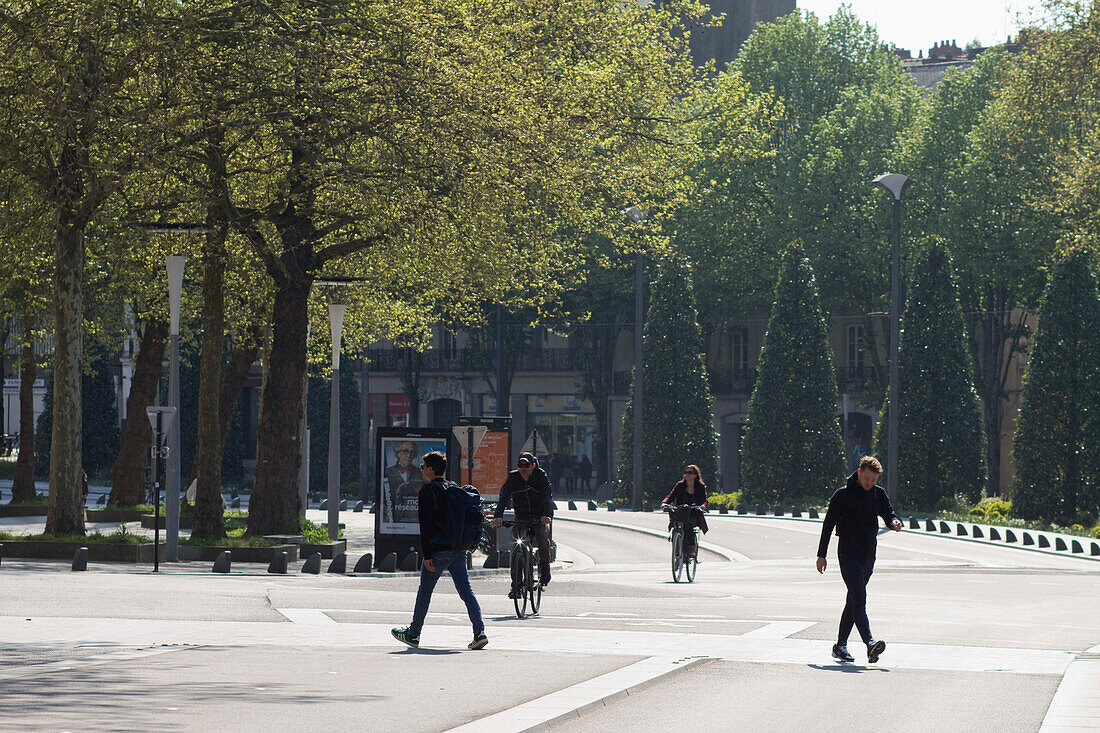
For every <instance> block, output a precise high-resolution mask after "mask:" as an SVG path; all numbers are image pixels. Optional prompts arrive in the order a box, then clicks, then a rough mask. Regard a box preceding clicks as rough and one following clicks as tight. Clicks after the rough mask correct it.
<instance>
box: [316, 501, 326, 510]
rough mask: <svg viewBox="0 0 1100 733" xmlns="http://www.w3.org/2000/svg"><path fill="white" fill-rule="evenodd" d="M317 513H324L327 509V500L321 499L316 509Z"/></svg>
mask: <svg viewBox="0 0 1100 733" xmlns="http://www.w3.org/2000/svg"><path fill="white" fill-rule="evenodd" d="M317 509H318V511H322V512H323V511H324V510H326V509H328V499H321V506H319V507H317Z"/></svg>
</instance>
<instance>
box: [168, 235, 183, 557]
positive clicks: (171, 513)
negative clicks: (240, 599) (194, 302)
mask: <svg viewBox="0 0 1100 733" xmlns="http://www.w3.org/2000/svg"><path fill="white" fill-rule="evenodd" d="M184 263H185V258H184V257H183V256H181V255H169V256H168V258H167V262H166V267H167V270H168V305H169V311H170V313H169V316H170V329H169V334H170V335H171V350H172V353H171V362H170V366H169V368H168V369H169V371H168V406H169V407H171V408H172V409H173V410H175V411H176V414H177V415H178V414H179V409H180V296H181V294H182V291H183V268H184ZM167 468H168V470H167V473H166V475H165V479H164V506H165V514H164V519H165V524H166V526H165V532H164V550H165V558H166V559H167V560H169V561H170V562H172V561H175V560H178V559H179V536H180V421H179V420H178V419H175V420H172V421H171V422H169V423H168V466H167Z"/></svg>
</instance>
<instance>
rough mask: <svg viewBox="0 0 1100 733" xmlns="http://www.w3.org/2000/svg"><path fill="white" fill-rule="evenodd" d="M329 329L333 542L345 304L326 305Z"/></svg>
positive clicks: (337, 518)
mask: <svg viewBox="0 0 1100 733" xmlns="http://www.w3.org/2000/svg"><path fill="white" fill-rule="evenodd" d="M328 320H329V326H330V327H331V328H332V398H331V401H330V402H329V418H328V538H329V540H330V541H332V542H335V541H336V539H337V537H338V536H339V534H340V332H341V331H342V330H343V328H344V306H343V305H340V304H336V303H331V304H329V307H328Z"/></svg>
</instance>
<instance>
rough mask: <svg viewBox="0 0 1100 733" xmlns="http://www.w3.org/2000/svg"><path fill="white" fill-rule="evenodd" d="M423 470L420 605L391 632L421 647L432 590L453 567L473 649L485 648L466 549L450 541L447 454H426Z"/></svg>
mask: <svg viewBox="0 0 1100 733" xmlns="http://www.w3.org/2000/svg"><path fill="white" fill-rule="evenodd" d="M421 472H422V474H423V476H424V481H425V482H426V483H425V484H424V485H423V486H421V487H420V492H419V493H418V494H417V503H418V506H419V514H420V546H421V551H422V552H423V553H424V554H423V557H424V567H423V568H421V570H420V588H419V589H418V590H417V591H416V606H415V607H414V609H413V620H412V623H411V624H409V625H408V626H406V627H405V628H403V629H393V630H392V631H391V632H390V633H392V634H393V637H394V638H395V639H397V640H398V641H401V642H404V643H405V644H408V645H409V646H411V647H418V646H420V630H421V629H422V628H423V627H424V619H425V618H426V617H427V615H428V604H429V603H431V600H432V591H434V590H435V584H436V582H438V581H439V576H440V575H442V574H443V571H444V570H449V571H450V573H451V580H453V581H454V584H455V590H457V591H458V596H459V598H461V599H462V600H463V602H464V603H465V604H466V613H467V614H468V615H469V617H470V623H472V624H473V626H474V640H473V641H471V642H470V643H469V645H468V648H470V649H483V648H484V647H485V645H486V644H488V643H489V639H488V638H487V637H486V636H485V622H484V621H482V618H481V606H479V605H478V602H477V598H476V597H475V596H474V591H473V588H471V587H470V575H469V573H467V572H466V552H465V551H464V550H463V549H462V548H457V547H452V546H451V544H450V542H449V541H448V540H447V502H448V499H447V495H446V492H447V486H446V482H447V479H445V478H444V476H446V474H447V457H446V456H444V455H443V454H442V453H440V452H439V451H432V452H431V453H427V454H425V455H424V459H423V465H422V466H421Z"/></svg>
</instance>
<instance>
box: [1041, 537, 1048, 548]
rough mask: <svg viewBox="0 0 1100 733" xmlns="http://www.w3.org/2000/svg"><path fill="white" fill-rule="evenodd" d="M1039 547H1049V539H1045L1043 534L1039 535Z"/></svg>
mask: <svg viewBox="0 0 1100 733" xmlns="http://www.w3.org/2000/svg"><path fill="white" fill-rule="evenodd" d="M1039 547H1044V548H1045V547H1050V540H1048V539H1047V536H1046V535H1045V534H1041V535H1039Z"/></svg>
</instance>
